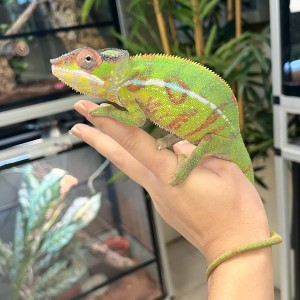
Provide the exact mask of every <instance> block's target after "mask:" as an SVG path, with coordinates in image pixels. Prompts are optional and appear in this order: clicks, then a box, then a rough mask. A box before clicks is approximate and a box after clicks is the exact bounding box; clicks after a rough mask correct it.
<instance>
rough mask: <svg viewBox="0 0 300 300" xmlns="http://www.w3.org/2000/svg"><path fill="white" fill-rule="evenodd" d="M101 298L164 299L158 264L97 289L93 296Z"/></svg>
mask: <svg viewBox="0 0 300 300" xmlns="http://www.w3.org/2000/svg"><path fill="white" fill-rule="evenodd" d="M93 296H94V297H95V299H99V300H123V299H130V300H141V299H143V300H155V299H163V298H162V296H163V293H162V290H161V286H160V281H159V275H158V270H157V265H156V264H154V263H153V264H151V265H149V266H148V267H145V268H142V269H140V270H138V271H136V272H134V273H131V274H129V275H127V276H124V277H122V278H121V279H119V280H117V281H114V282H111V283H110V284H108V285H106V286H104V287H102V288H100V289H97V290H95V291H94V292H93V293H92V294H91V297H93Z"/></svg>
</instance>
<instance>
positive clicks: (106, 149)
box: [71, 124, 153, 188]
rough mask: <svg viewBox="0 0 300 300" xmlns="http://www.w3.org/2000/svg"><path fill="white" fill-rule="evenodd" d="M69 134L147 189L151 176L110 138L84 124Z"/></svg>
mask: <svg viewBox="0 0 300 300" xmlns="http://www.w3.org/2000/svg"><path fill="white" fill-rule="evenodd" d="M71 132H72V134H74V135H75V136H77V137H78V138H80V139H82V140H83V141H84V142H86V143H87V144H89V145H90V146H91V147H93V148H95V149H96V150H97V151H98V152H99V153H101V154H102V155H103V156H105V157H106V158H107V159H108V160H110V161H111V162H112V163H113V164H114V165H116V167H118V168H119V169H120V170H122V171H123V172H124V173H125V174H126V175H128V176H129V177H130V178H132V179H133V180H134V181H136V182H137V183H138V184H140V185H142V186H144V187H145V188H147V185H148V184H149V183H150V182H151V178H152V177H153V174H152V173H151V172H150V171H149V170H148V169H147V168H146V167H145V166H143V165H142V164H141V163H140V162H138V161H137V160H136V159H135V158H134V157H132V156H131V155H130V154H129V153H128V152H127V151H126V150H125V149H124V148H123V147H121V146H120V145H119V144H118V143H116V142H115V141H114V140H113V139H112V138H110V137H109V136H107V135H106V134H104V133H103V132H101V131H100V130H98V129H96V128H93V127H90V126H88V125H85V124H77V125H75V126H74V127H73V128H72V129H71Z"/></svg>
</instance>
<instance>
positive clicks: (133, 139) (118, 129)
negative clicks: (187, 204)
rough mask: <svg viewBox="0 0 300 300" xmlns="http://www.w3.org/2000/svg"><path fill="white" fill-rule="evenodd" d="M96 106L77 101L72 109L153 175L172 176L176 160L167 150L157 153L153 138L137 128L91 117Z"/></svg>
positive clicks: (91, 103) (88, 102)
mask: <svg viewBox="0 0 300 300" xmlns="http://www.w3.org/2000/svg"><path fill="white" fill-rule="evenodd" d="M97 107H98V106H97V105H96V104H95V103H93V102H90V101H84V100H83V101H79V102H77V103H76V104H75V106H74V108H75V109H76V111H77V112H79V113H80V114H82V115H83V116H85V117H86V118H87V119H88V120H89V121H90V122H91V123H92V124H93V125H95V126H96V127H97V128H100V129H101V131H103V132H104V133H105V134H107V135H108V136H110V137H112V138H113V139H114V140H115V141H116V142H117V143H118V144H119V145H120V146H122V147H123V148H124V149H125V150H126V151H127V152H128V153H130V154H131V156H132V157H134V158H135V159H136V160H137V161H139V162H140V163H141V164H142V165H144V166H145V167H146V168H147V169H149V170H151V171H152V172H153V173H155V174H158V175H159V174H173V173H174V171H175V169H176V165H177V159H176V156H175V155H174V153H172V152H171V151H169V150H166V149H165V150H162V151H158V150H157V149H156V141H155V139H154V138H153V137H151V136H150V135H149V134H147V133H146V132H145V131H143V130H141V129H139V128H138V127H134V126H129V125H126V124H121V123H120V122H118V121H115V120H113V119H111V118H107V117H91V116H89V111H91V110H92V109H95V108H97Z"/></svg>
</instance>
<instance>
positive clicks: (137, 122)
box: [89, 103, 146, 127]
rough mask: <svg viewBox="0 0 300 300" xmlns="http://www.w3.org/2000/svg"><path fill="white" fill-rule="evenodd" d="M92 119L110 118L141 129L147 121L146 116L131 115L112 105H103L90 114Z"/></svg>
mask: <svg viewBox="0 0 300 300" xmlns="http://www.w3.org/2000/svg"><path fill="white" fill-rule="evenodd" d="M89 114H90V116H92V117H109V118H112V119H115V120H117V121H119V122H122V123H124V124H128V125H133V126H138V127H141V126H143V125H144V123H145V121H146V116H145V115H144V114H138V115H136V116H134V115H132V114H130V113H129V112H128V111H124V110H119V109H117V108H116V107H114V106H113V105H111V104H108V103H102V104H100V106H99V107H97V108H96V109H93V110H91V111H90V112H89Z"/></svg>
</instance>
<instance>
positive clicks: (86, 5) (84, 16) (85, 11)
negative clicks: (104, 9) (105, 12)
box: [80, 0, 95, 23]
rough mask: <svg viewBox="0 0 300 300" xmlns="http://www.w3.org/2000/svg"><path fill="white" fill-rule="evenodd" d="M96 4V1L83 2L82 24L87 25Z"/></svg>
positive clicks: (86, 0) (87, 0)
mask: <svg viewBox="0 0 300 300" xmlns="http://www.w3.org/2000/svg"><path fill="white" fill-rule="evenodd" d="M94 3H95V0H85V1H84V2H83V5H82V7H81V14H80V18H81V23H86V20H87V17H88V16H89V14H90V11H91V9H92V7H93V5H94Z"/></svg>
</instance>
